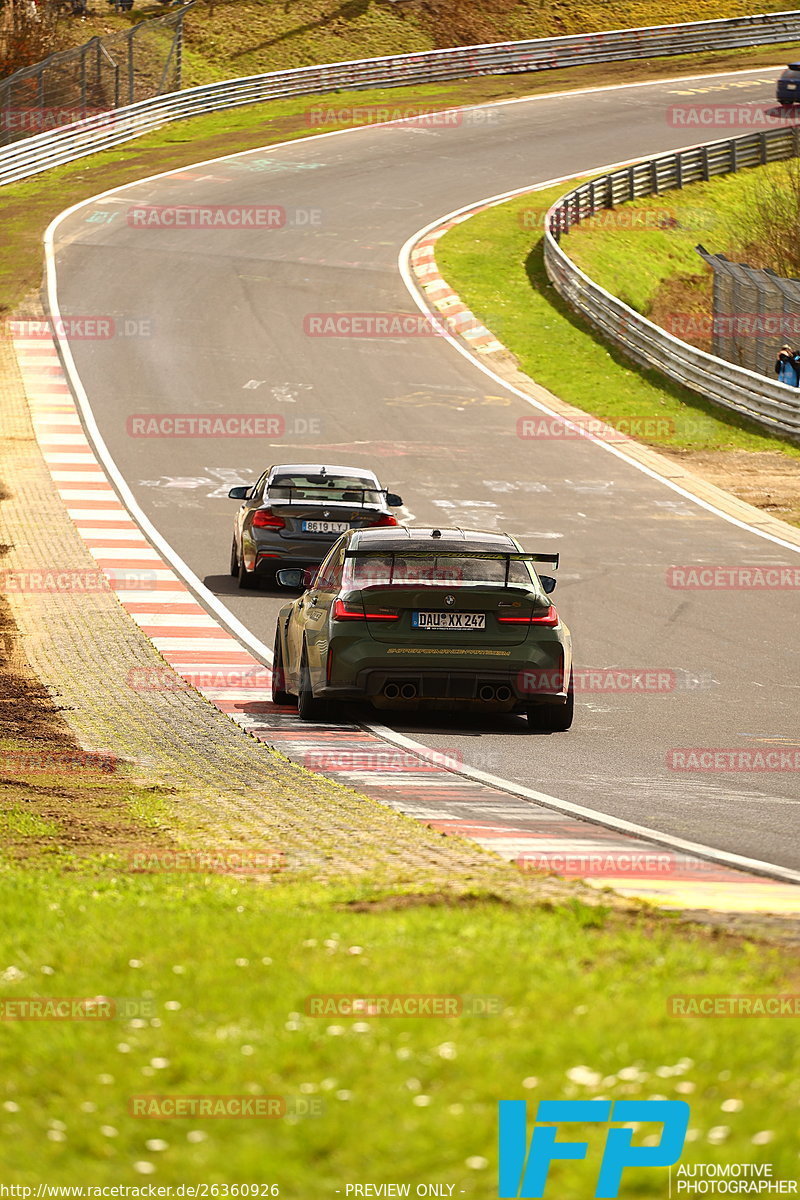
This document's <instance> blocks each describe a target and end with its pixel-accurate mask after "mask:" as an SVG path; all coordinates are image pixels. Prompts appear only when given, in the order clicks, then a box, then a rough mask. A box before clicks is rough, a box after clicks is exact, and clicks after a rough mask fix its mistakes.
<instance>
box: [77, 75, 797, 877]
mask: <svg viewBox="0 0 800 1200" xmlns="http://www.w3.org/2000/svg"><path fill="white" fill-rule="evenodd" d="M773 81H774V73H773V72H772V71H769V70H767V71H764V70H760V71H758V72H753V73H752V74H751V75H744V76H743V75H742V74H736V75H731V76H716V77H714V78H713V79H712V78H702V79H698V80H697V81H696V82H694V83H691V82H687V81H683V82H676V81H672V82H660V83H655V84H647V85H638V86H630V87H623V88H615V89H609V90H605V91H600V92H596V93H592V94H584V95H580V94H575V95H572V96H570V95H561V96H556V97H551V98H541V99H534V100H530V101H522V102H519V101H517V102H512V103H506V104H501V105H498V106H493V107H490V108H483V109H480V110H478V111H477V113H475V114H471V113H470V111H466V112H465V114H464V119H463V120H462V122H461V123H460V124H457V125H444V126H433V127H430V128H428V127H424V126H404V125H393V126H387V127H383V128H380V127H375V126H373V127H369V128H366V129H363V130H354V131H347V132H344V133H341V134H337V135H334V136H326V137H320V138H315V139H313V140H304V141H300V142H295V143H293V144H289V145H286V146H283V147H279V148H277V149H274V150H269V151H253V152H250V153H248V154H243V155H239V156H237V157H236V158H234V159H231V160H223V161H219V162H217V163H212V164H206V165H204V166H202V167H198V168H193V169H190V170H183V171H180V172H178V173H176V174H174V175H171V176H165V177H162V178H159V179H155V180H153V181H151V182H143V183H141V184H139V185H137V186H128V187H125V188H122V189H119V190H118V191H117V192H116V193H114V194H113V195H112V196H110V197H106V198H105V199H100V200H98V201H95V202H90V203H88V204H86V205H84V206H82V207H80V208H79V209H77V210H76V211H75V212H73V213H72V214H70V215H69V216H67V217H66V218H65V219H64V221H63V222H62V223H61V225H60V226H59V228H58V231H57V237H56V247H57V258H56V263H57V279H58V301H59V306H60V311H61V314H62V315H64V316H67V315H76V316H79V315H89V314H91V315H103V316H112V317H114V318H115V320H116V321H117V323H118V327H119V325H120V324H121V325H122V327H123V329H125V330H126V331H127V336H115V337H112V338H109V339H107V340H102V339H101V340H97V339H82V338H74V339H72V340H71V342H70V346H71V351H72V354H73V356H74V360H75V364H76V367H77V370H78V373H79V375H80V379H81V381H82V384H83V386H84V388H85V389H86V392H87V394H88V397H89V400H90V402H91V405H92V409H93V411H94V414H95V417H96V420H97V422H98V424H99V427H100V430H101V432H102V435H103V437H104V439H105V441H106V443H107V445H108V447H109V450H110V452H111V454H112V456H113V458H114V460H115V462H116V464H117V466H118V467H119V469H120V471H121V472H122V474H123V476H124V477H125V479H126V480H127V482H128V484H129V485H130V487H131V489H132V490H133V493H134V495H135V497H136V499H137V501H138V503H139V505H140V506H141V508H142V509H143V510H144V512H145V513H146V514H147V515H148V517H149V518H150V519H151V520H152V522H153V523H154V524H155V525H156V527H157V528H158V530H159V531H160V533H161V534H162V535H163V536H164V537H165V538H166V539H167V540H168V542H169V543H170V545H171V546H172V547H174V549H175V551H176V552H177V554H179V555H180V557H181V558H182V559H183V560H184V561H185V562H186V563H188V565H189V566H190V567H191V568H192V570H193V571H194V572H195V573H196V574H197V575H198V576H199V577H200V578H201V579H203V580H204V581H205V583H206V585H207V586H208V587H209V588H210V589H211V590H212V591H213V592H215V593H217V595H219V596H220V597H221V598H222V600H223V601H224V603H225V604H226V605H228V607H229V608H230V611H231V612H232V613H233V614H235V615H236V616H237V617H238V618H239V619H240V620H241V621H242V622H244V623H245V624H246V625H247V626H248V627H249V628H250V629H251V630H252V631H253V632H254V633H255V634H256V635H257V636H258V637H259V638H261V639H262V640H263V641H265V642H266V643H268V644H270V645H271V643H272V635H273V629H274V620H275V614H276V612H277V609H278V607H279V604H280V603H281V598H279V597H278V596H277V595H269V594H264V593H262V594H258V593H256V594H244V593H240V592H238V591H237V589H236V584H235V581H234V580H232V579H230V578H229V576H228V574H227V571H228V557H229V549H230V536H231V526H232V517H233V513H234V510H235V502H234V501H230V500H228V499H227V498H226V496H227V490H228V488H229V487H230V486H232V485H233V484H234V483H237V482H245V483H246V482H252V481H254V480H255V478H256V477H257V476H258V474H260V472H261V470H262V469H263V468H264V467H265V466H266V465H268V464H269V463H271V462H275V461H292V460H295V461H297V460H312V461H314V460H318V461H329V462H353V463H358V464H364V465H372V466H375V467H376V469H377V470H378V472H379V474H380V475H381V476H382V478H383V481H384V483H385V484H386V485H387V486H389V487H391V488H393V489H396V490H398V491H400V492H401V493H402V494H403V496H404V498H405V499H406V502H407V506H408V509H409V511H410V513H411V515H412V516H413V518H414V520H415V521H416V522H418V523H432V524H461V525H464V526H477V527H484V528H489V529H505V530H508V532H510V533H512V534H514V535H515V536H517V537H519V538H521V539H522V541H523V543H524V544H525V545H526V547H527V548H529V549H532V550H545V551H547V550H557V551H558V552H559V553H560V554H561V555H562V568H561V571H560V579H559V588H558V591H557V593H556V600H557V602H558V604H559V608H560V611H561V614H562V616H563V617H564V619H565V620H566V621H567V623H568V624H569V626H570V627H571V629H572V632H573V637H574V640H575V647H576V653H575V657H576V663H577V664H578V665H582V666H591V667H610V666H615V667H622V668H636V669H639V670H642V669H648V670H651V671H652V670H664V671H674V672H676V676H675V678H676V681H677V683H676V686H675V687H674V688H673V689H672V690H671V691H669V692H667V693H660V694H638V695H631V694H625V693H593V692H587V693H585V694H580V695H578V697H577V700H578V704H577V708H576V719H575V724H574V726H573V729H572V730H571V731H570V732H569V733H566V734H557V735H549V736H548V735H538V736H537V735H531V734H529V733H528V732H527V726H526V722H525V721H524V720H523V719H522V718H504V719H494V720H486V719H480V718H477V717H475V718H470V719H466V720H465V719H463V718H458V719H456V718H450V717H448V718H446V719H443V718H441V717H440V716H428V717H422V718H419V717H415V718H411V719H408V718H400V719H395V720H393V721H392V728H394V729H395V730H398V731H400V732H401V733H404V734H405V735H407V736H410V737H413V738H414V739H415V740H417V741H419V742H422V743H424V744H426V745H429V746H436V747H443V748H447V749H448V750H449V751H450V752H451V753H454V754H460V755H461V756H462V758H463V761H464V763H465V765H467V766H474V767H477V768H479V769H481V770H484V771H489V772H492V773H494V774H496V775H499V776H502V777H503V778H504V779H507V780H510V781H515V782H519V783H522V784H524V785H525V786H526V787H529V788H535V789H538V790H540V791H542V792H545V793H548V794H550V795H553V796H557V797H560V798H561V799H563V800H568V801H572V802H574V803H578V804H581V805H584V806H586V807H589V808H592V809H594V810H596V811H597V812H598V813H603V814H612V815H614V816H616V817H622V818H625V819H627V820H629V821H634V822H636V823H638V824H641V825H646V826H648V827H651V828H653V829H657V830H659V831H663V832H664V833H667V834H670V835H673V836H679V837H683V838H688V839H690V840H692V841H695V842H699V843H704V844H706V845H710V846H714V847H716V848H719V849H723V850H726V851H730V852H734V853H738V854H744V855H747V856H749V857H752V858H758V859H762V860H764V861H767V862H771V863H777V864H781V865H783V866H788V867H800V840H798V839H797V837H796V829H797V814H798V807H797V806H798V803H800V799H799V798H798V786H797V783H798V775H797V773H796V772H794V773H793V772H788V771H760V772H710V771H706V772H691V773H688V772H676V771H675V770H671V769H669V768H668V766H667V758H666V756H667V753H668V751H669V750H670V749H672V748H680V747H687V748H688V747H704V748H705V747H716V748H722V749H733V748H737V749H759V748H761V749H765V748H775V747H790V746H797V745H798V726H799V725H800V721H799V720H798V704H799V702H800V650H799V649H798V638H797V628H798V619H797V618H798V607H797V593H796V591H794V592H792V591H791V590H773V591H768V592H766V591H741V590H730V591H688V590H676V589H674V588H671V587H669V586H668V585H667V578H666V572H667V568H668V567H669V566H670V565H673V564H684V563H705V564H724V565H731V564H747V565H755V564H785V565H796V564H797V561H798V560H797V554H796V553H795V552H793V551H792V550H790V549H786V548H783V547H781V546H779V545H776V544H774V543H773V542H771V541H769V540H767V539H765V538H763V537H760V536H758V535H756V534H755V533H751V532H748V531H746V530H742V529H739V528H737V527H736V526H735V525H733V524H731V523H730V522H728V521H726V520H724V519H723V518H722V517H718V516H716V515H714V514H713V513H711V512H708V511H706V510H704V509H703V508H702V507H701V506H699V505H698V504H695V503H693V502H692V501H691V500H688V499H684V498H683V497H681V496H680V495H677V494H676V493H675V492H674V491H672V490H670V489H669V488H668V487H667V486H665V485H664V484H663V483H661V482H659V481H657V480H654V479H651V478H649V477H648V476H647V475H646V474H644V473H643V472H641V471H640V470H638V469H636V468H635V467H634V466H633V465H630V464H629V463H628V462H626V461H623V460H621V459H620V458H618V457H616V456H614V455H612V454H610V453H608V452H607V451H606V450H604V449H603V448H602V447H600V446H597V445H594V444H592V443H589V442H585V441H566V442H565V441H559V440H536V441H526V440H521V439H520V438H518V437H517V432H516V429H517V419H518V418H519V417H521V416H530V415H531V409H530V408H529V407H528V406H527V405H526V404H525V403H524V401H523V400H521V399H519V398H518V397H516V396H515V395H514V394H513V393H511V392H508V391H506V390H505V389H504V388H503V387H502V386H501V385H500V384H494V383H493V382H492V381H491V380H489V379H488V378H487V377H486V376H485V375H484V374H482V373H481V372H480V371H479V370H478V369H477V368H476V367H474V366H473V365H471V363H470V362H469V361H468V360H466V359H465V358H464V357H463V356H461V355H459V354H458V353H456V352H455V351H454V349H453V347H452V346H450V345H449V344H448V343H447V342H446V341H445V340H443V339H439V338H434V337H415V338H407V339H404V340H399V339H398V340H392V339H359V338H352V337H351V338H330V337H312V336H308V335H307V333H306V332H305V328H304V319H305V318H306V317H307V316H308V315H309V314H313V313H328V312H361V313H370V312H398V311H402V312H411V311H414V304H413V302H412V300H411V298H410V296H409V294H408V291H407V289H406V287H405V285H404V283H403V280H402V278H401V275H400V273H399V271H398V265H397V262H398V253H399V251H400V249H401V247H402V246H403V244H404V243H405V242H406V241H407V239H408V238H410V237H411V236H412V235H413V234H415V233H416V232H417V231H418V230H420V229H422V228H423V227H424V226H426V225H427V224H429V223H430V222H431V221H434V220H435V219H437V218H439V217H441V216H444V215H445V214H447V213H449V212H451V211H453V210H455V209H457V208H459V207H461V206H464V205H468V204H470V203H476V202H478V201H480V200H481V199H483V198H485V197H488V196H491V195H494V194H496V193H499V192H501V191H506V190H509V189H514V188H522V187H524V186H527V185H533V184H536V183H538V182H541V181H545V180H548V179H554V178H558V177H561V176H565V175H571V174H576V173H578V172H581V171H585V170H588V169H591V168H596V167H601V166H604V165H606V164H610V163H615V162H618V161H620V160H626V159H628V158H633V157H637V156H640V155H645V154H649V153H654V152H658V151H660V150H665V151H666V150H669V149H672V148H676V147H679V146H683V145H687V144H692V143H695V142H698V141H706V140H712V139H713V138H714V137H724V136H726V135H733V134H735V133H737V132H741V131H740V130H734V131H730V133H727V131H725V130H724V129H722V130H714V129H711V130H697V129H693V130H687V129H686V128H683V127H680V126H673V125H671V124H670V123H669V121H668V119H667V115H666V114H667V110H668V108H669V106H670V105H673V104H676V103H680V102H682V101H687V100H689V99H690V97H688V96H686V95H685V94H684V93H686V92H687V91H688V90H689V89H692V88H698V89H702V91H701V92H699V93H698V94H697V95H695V96H694V99H702V100H711V101H715V102H720V103H723V102H724V103H728V102H730V103H737V104H749V105H751V106H755V107H757V108H767V107H771V105H772V103H773V102H774V101H773V96H774V82H773ZM132 204H154V205H173V204H181V205H194V204H202V205H236V206H239V205H261V206H263V205H270V206H282V207H283V208H284V209H285V210H286V214H287V217H288V223H287V225H286V226H285V227H283V228H281V229H272V230H270V229H191V228H188V229H177V230H176V229H166V228H149V227H146V228H142V227H137V226H134V225H132V224H130V223H129V220H128V213H129V210H130V208H131V205H132ZM575 370H576V371H579V370H580V364H579V362H576V363H575ZM588 403H589V401H588V398H587V404H588ZM142 413H159V414H178V413H180V414H189V413H191V414H213V415H219V414H239V413H262V414H264V413H266V414H279V415H280V416H281V417H282V418H283V419H284V421H285V424H286V433H285V436H283V437H280V438H276V439H275V440H274V441H273V442H270V441H269V440H261V441H258V442H255V441H248V440H246V439H244V440H242V439H236V438H213V439H212V438H206V439H198V438H181V439H177V438H165V437H157V438H149V439H143V438H140V437H134V436H131V434H130V433H129V425H128V418H130V417H133V416H134V415H136V414H142ZM793 834H794V835H795V836H793Z"/></svg>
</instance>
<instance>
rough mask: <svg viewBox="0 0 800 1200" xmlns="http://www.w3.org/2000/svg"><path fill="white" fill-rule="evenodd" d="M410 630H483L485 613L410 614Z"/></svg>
mask: <svg viewBox="0 0 800 1200" xmlns="http://www.w3.org/2000/svg"><path fill="white" fill-rule="evenodd" d="M411 627H412V629H457V630H460V631H463V630H468V629H485V628H486V613H465V612H412V614H411Z"/></svg>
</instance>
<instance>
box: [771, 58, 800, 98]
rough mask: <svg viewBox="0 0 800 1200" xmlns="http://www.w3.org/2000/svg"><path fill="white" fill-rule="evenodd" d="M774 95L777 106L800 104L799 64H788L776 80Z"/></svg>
mask: <svg viewBox="0 0 800 1200" xmlns="http://www.w3.org/2000/svg"><path fill="white" fill-rule="evenodd" d="M775 95H776V96H777V98H778V103H779V104H800V63H789V65H788V67H787V68H786V70H785V71H784V72H783V74H782V75H781V76H780V78H779V79H778V83H777V87H776V89H775Z"/></svg>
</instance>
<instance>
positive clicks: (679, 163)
mask: <svg viewBox="0 0 800 1200" xmlns="http://www.w3.org/2000/svg"><path fill="white" fill-rule="evenodd" d="M675 187H676V188H678V189H679V190H680V189H682V188H683V155H682V154H676V155H675Z"/></svg>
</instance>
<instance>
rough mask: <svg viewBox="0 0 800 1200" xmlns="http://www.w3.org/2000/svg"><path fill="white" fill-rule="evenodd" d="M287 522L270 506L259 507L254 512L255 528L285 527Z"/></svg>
mask: <svg viewBox="0 0 800 1200" xmlns="http://www.w3.org/2000/svg"><path fill="white" fill-rule="evenodd" d="M285 527H286V522H285V521H284V519H283V517H279V516H278V514H277V513H274V512H273V511H272V509H270V508H259V509H257V510H256V511H255V513H254V514H253V528H254V529H284V528H285Z"/></svg>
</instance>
